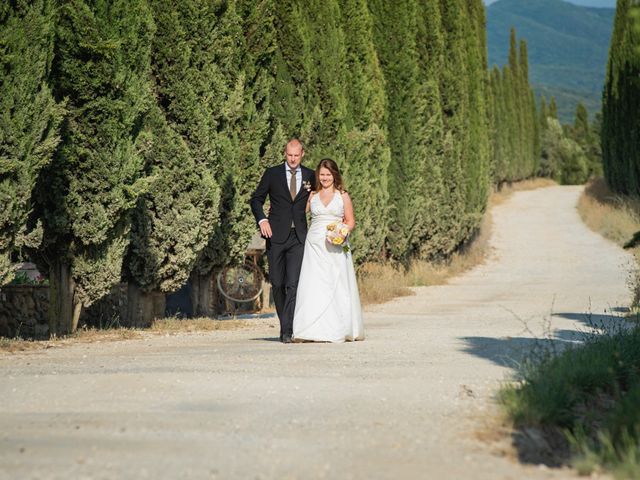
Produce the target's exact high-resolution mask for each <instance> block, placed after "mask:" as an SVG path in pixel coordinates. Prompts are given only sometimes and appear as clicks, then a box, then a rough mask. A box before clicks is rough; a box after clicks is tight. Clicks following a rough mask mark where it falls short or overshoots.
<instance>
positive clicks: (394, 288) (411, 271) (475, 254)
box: [358, 178, 557, 305]
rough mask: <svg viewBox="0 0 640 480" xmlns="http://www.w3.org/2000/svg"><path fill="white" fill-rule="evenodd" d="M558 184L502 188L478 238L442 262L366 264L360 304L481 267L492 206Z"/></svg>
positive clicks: (540, 181)
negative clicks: (399, 264)
mask: <svg viewBox="0 0 640 480" xmlns="http://www.w3.org/2000/svg"><path fill="white" fill-rule="evenodd" d="M553 185H557V183H555V182H554V181H553V180H549V179H546V178H536V179H532V180H525V181H522V182H516V183H511V184H508V185H505V186H503V188H501V189H500V191H499V192H495V193H493V194H492V195H491V197H490V198H489V203H488V204H489V208H488V210H487V213H486V214H485V216H484V219H483V221H482V224H481V225H480V229H479V231H478V235H477V236H476V238H475V239H474V241H473V242H471V244H469V245H468V246H466V247H465V248H463V249H461V250H460V251H459V252H455V253H454V254H453V255H452V256H451V257H450V258H449V259H447V260H446V261H443V262H427V261H424V260H420V261H415V262H413V263H412V264H411V265H410V266H409V268H406V269H405V268H402V267H399V266H394V265H390V264H373V263H370V264H365V265H362V266H361V267H360V269H359V270H358V286H359V289H360V300H361V301H362V304H363V305H370V304H376V303H384V302H387V301H389V300H391V299H393V298H395V297H402V296H407V295H412V294H413V291H412V290H411V289H410V287H420V286H431V285H443V284H446V283H447V281H448V280H449V279H450V278H452V277H456V276H458V275H461V274H462V273H464V272H466V271H468V270H471V269H472V268H474V267H476V266H478V265H481V264H482V263H483V262H484V261H485V259H486V257H487V254H488V252H489V239H490V238H491V207H493V206H495V205H499V204H501V203H503V202H505V201H506V200H507V199H508V198H509V197H510V196H511V195H512V194H513V193H514V192H518V191H523V190H534V189H537V188H543V187H549V186H553Z"/></svg>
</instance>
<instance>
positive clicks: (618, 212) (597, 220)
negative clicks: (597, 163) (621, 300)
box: [577, 178, 640, 319]
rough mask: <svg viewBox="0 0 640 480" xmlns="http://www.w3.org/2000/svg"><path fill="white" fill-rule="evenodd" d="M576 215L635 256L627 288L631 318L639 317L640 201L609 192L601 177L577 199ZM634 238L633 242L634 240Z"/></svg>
mask: <svg viewBox="0 0 640 480" xmlns="http://www.w3.org/2000/svg"><path fill="white" fill-rule="evenodd" d="M577 209H578V213H579V214H580V217H581V218H582V221H583V222H584V223H585V224H586V225H587V226H588V227H589V228H590V229H591V230H593V231H594V232H596V233H599V234H600V235H602V236H603V237H605V238H607V239H609V240H611V241H613V242H615V243H617V244H618V245H620V246H625V245H626V246H627V248H628V249H629V251H630V252H631V253H632V254H633V256H634V257H635V265H636V268H634V269H633V270H632V271H631V272H630V278H629V288H630V289H631V290H632V292H633V302H632V305H631V316H632V317H635V318H636V319H637V318H638V316H639V315H640V309H639V308H638V306H639V305H640V236H638V237H637V236H636V234H637V233H638V232H640V199H639V198H633V197H625V196H622V195H617V194H614V193H612V192H611V190H610V189H609V187H608V186H607V183H606V182H605V181H604V179H603V178H596V179H594V180H592V181H591V182H589V183H588V184H587V186H586V187H585V189H584V192H582V195H581V196H580V199H579V200H578V206H577ZM634 239H635V241H634Z"/></svg>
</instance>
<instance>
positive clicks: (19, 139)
mask: <svg viewBox="0 0 640 480" xmlns="http://www.w3.org/2000/svg"><path fill="white" fill-rule="evenodd" d="M53 13H54V12H53V4H52V2H51V1H50V0H36V1H26V0H17V1H15V2H10V3H6V4H4V6H3V7H0V31H2V36H1V37H0V65H1V67H2V68H0V204H1V205H2V208H1V209H0V286H1V285H3V284H5V283H7V282H9V281H10V280H11V279H12V276H13V272H12V269H11V254H12V252H13V251H15V250H16V249H21V248H22V247H32V248H36V247H38V246H39V244H40V241H41V235H42V229H41V226H40V224H39V222H37V223H36V221H35V220H34V219H33V218H30V217H32V211H33V201H32V194H33V191H34V188H35V185H36V180H37V178H38V175H39V173H40V171H41V169H42V168H43V167H45V166H46V165H47V164H48V163H49V162H50V161H51V157H52V155H53V152H54V150H55V148H56V145H57V143H58V141H59V136H58V133H59V124H60V121H61V118H62V115H63V106H62V105H61V104H57V103H56V102H55V100H54V98H53V95H52V92H51V89H50V87H49V84H48V81H49V76H50V70H51V60H52V58H53V38H54V17H53Z"/></svg>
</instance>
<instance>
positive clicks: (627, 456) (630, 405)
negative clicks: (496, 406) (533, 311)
mask: <svg viewBox="0 0 640 480" xmlns="http://www.w3.org/2000/svg"><path fill="white" fill-rule="evenodd" d="M498 398H499V401H500V403H501V404H502V406H503V408H504V410H505V411H506V412H507V414H508V417H509V418H510V419H511V421H512V422H513V424H514V426H515V427H516V428H517V429H518V431H520V432H527V431H531V429H535V430H536V431H538V432H542V433H541V435H544V436H545V437H546V438H551V437H554V436H555V438H558V437H561V438H563V439H564V444H565V447H566V448H564V449H563V448H562V447H560V448H559V447H555V448H554V450H555V452H556V453H558V452H560V453H561V454H562V451H563V450H564V451H566V452H567V454H566V457H565V458H559V459H558V458H556V459H555V460H556V461H558V463H563V462H568V463H570V464H572V465H573V466H574V467H575V468H577V469H578V471H579V473H582V474H590V473H593V472H596V471H601V470H607V471H610V472H612V473H614V475H615V476H616V478H620V479H631V478H640V445H639V442H640V408H639V406H640V329H639V328H635V329H633V330H630V331H624V330H621V331H618V332H616V333H606V334H600V335H595V334H594V335H592V336H589V337H587V338H586V342H585V344H584V345H582V346H580V347H574V348H569V349H566V350H564V351H562V352H561V353H559V354H557V355H549V356H548V357H547V358H544V359H542V360H540V361H539V362H534V363H529V364H528V365H525V366H523V367H522V369H521V371H520V372H519V378H518V382H517V383H515V384H512V385H508V386H505V387H504V388H503V389H502V390H501V391H500V393H499V395H498ZM561 456H562V455H561Z"/></svg>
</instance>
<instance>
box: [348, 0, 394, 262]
mask: <svg viewBox="0 0 640 480" xmlns="http://www.w3.org/2000/svg"><path fill="white" fill-rule="evenodd" d="M341 16H342V19H341V23H342V30H343V32H344V42H345V61H346V62H345V67H346V71H345V82H346V83H345V95H346V100H347V109H348V110H347V115H346V118H345V126H346V131H345V134H344V138H343V139H342V143H343V144H344V145H345V152H344V154H345V157H346V158H345V160H344V164H343V173H344V176H345V178H346V181H347V182H348V186H349V188H348V190H349V193H350V196H351V198H352V200H353V202H354V207H355V209H356V215H357V217H356V220H357V225H358V227H357V229H356V230H355V231H354V235H353V245H354V249H353V256H354V260H355V261H356V262H360V261H362V260H364V259H367V258H368V259H375V258H379V257H380V255H381V253H382V249H383V247H384V241H385V239H386V236H387V218H388V213H389V208H388V201H389V196H388V190H387V173H388V168H389V162H390V160H391V152H390V149H389V145H388V140H387V131H386V98H385V91H384V78H383V75H382V70H381V68H380V64H379V61H378V56H377V54H376V50H375V46H374V43H373V19H372V16H371V13H370V12H369V9H368V7H367V2H366V0H344V1H343V2H342V3H341ZM365 178H366V179H367V181H363V179H365Z"/></svg>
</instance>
